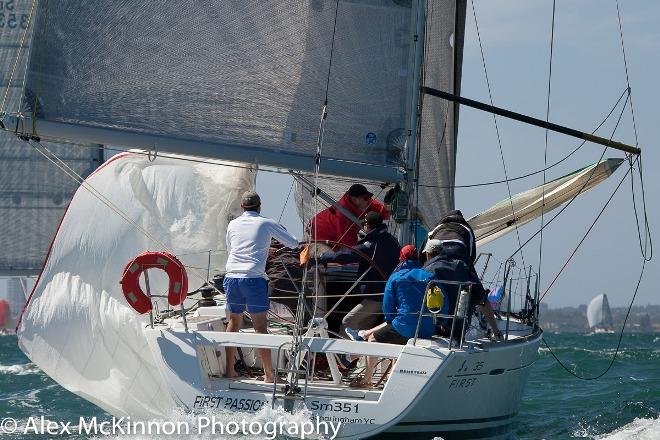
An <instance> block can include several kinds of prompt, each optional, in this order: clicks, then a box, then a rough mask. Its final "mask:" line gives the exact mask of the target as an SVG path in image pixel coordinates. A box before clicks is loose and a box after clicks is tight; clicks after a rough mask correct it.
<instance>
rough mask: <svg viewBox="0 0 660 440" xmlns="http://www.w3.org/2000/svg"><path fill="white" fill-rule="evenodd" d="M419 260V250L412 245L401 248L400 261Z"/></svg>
mask: <svg viewBox="0 0 660 440" xmlns="http://www.w3.org/2000/svg"><path fill="white" fill-rule="evenodd" d="M416 259H417V249H415V246H413V245H412V244H407V245H405V246H404V247H402V248H401V252H399V261H406V260H416Z"/></svg>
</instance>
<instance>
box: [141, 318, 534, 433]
mask: <svg viewBox="0 0 660 440" xmlns="http://www.w3.org/2000/svg"><path fill="white" fill-rule="evenodd" d="M208 328H209V329H211V325H209V327H208ZM528 333H531V332H528ZM145 335H146V337H147V340H148V342H149V346H150V348H151V350H152V352H153V354H154V357H155V359H156V362H157V364H158V367H159V371H160V374H161V375H162V376H163V380H164V383H165V384H167V387H168V391H169V393H170V394H171V396H172V398H173V399H174V401H175V402H176V403H177V404H178V405H179V406H180V407H182V408H183V409H185V410H188V411H192V412H199V411H208V410H213V409H217V410H219V411H232V412H233V411H246V412H256V411H259V410H260V409H261V408H263V407H264V406H271V405H272V406H274V407H276V408H278V407H283V404H284V399H282V398H281V393H280V391H281V387H282V386H281V385H279V386H278V388H280V390H278V393H277V396H276V398H275V399H274V404H273V396H274V394H273V385H272V384H264V383H259V382H256V381H251V380H245V381H243V380H240V381H237V380H230V379H224V378H222V377H221V375H219V374H209V372H213V370H214V367H213V365H210V364H213V363H214V362H215V361H214V360H213V359H211V360H210V361H209V359H208V356H207V355H208V353H209V352H210V353H212V354H213V356H211V357H215V356H214V355H216V354H221V353H223V352H224V350H221V349H220V348H221V347H222V346H225V345H235V346H241V347H244V348H247V347H252V348H271V349H272V350H274V352H275V351H276V350H277V349H278V347H280V346H281V345H283V344H285V343H286V342H288V341H289V340H290V336H286V335H272V334H269V335H259V334H254V333H226V332H222V331H215V330H210V331H204V330H200V329H199V328H198V329H197V330H189V331H185V330H183V329H182V328H181V329H179V328H177V326H174V328H172V327H170V326H160V327H158V326H157V327H155V328H154V329H150V328H147V329H145ZM540 338H541V332H540V331H536V332H534V333H532V334H528V335H527V336H525V337H517V338H516V339H515V340H512V341H511V342H507V343H488V342H486V341H483V342H482V343H474V344H473V343H470V344H466V345H464V347H463V349H452V350H449V349H448V348H447V346H446V344H445V345H443V341H430V340H418V341H417V344H415V345H413V344H412V340H411V341H410V342H409V343H408V345H405V346H399V345H392V344H379V343H364V342H354V341H348V340H340V339H330V338H320V337H313V338H312V337H306V338H305V339H304V343H305V344H306V345H307V346H308V347H309V349H310V351H312V352H316V353H336V354H342V353H360V354H363V355H371V356H379V357H389V358H393V359H396V363H395V364H394V367H393V369H392V372H391V374H390V377H389V379H388V380H387V382H386V384H385V386H384V388H383V389H382V391H380V390H374V391H372V390H358V389H350V388H348V387H345V386H344V387H343V388H342V387H341V386H334V385H333V384H332V383H331V382H327V381H326V382H323V383H322V382H319V381H314V382H312V381H310V382H309V386H308V389H307V397H306V398H305V399H304V400H296V401H294V402H293V410H294V411H296V410H301V409H304V408H306V409H307V410H309V411H310V412H311V414H312V417H314V416H318V417H319V418H320V420H322V421H327V422H330V421H332V422H335V423H337V422H341V429H340V431H339V435H338V436H337V437H336V438H341V439H349V438H365V437H369V436H373V435H376V434H379V435H385V434H391V435H393V436H403V435H405V434H407V433H413V432H414V433H415V438H432V437H436V436H442V437H443V438H444V439H452V438H506V437H507V436H508V435H509V434H510V433H511V430H512V427H513V422H514V418H515V415H516V414H517V412H518V409H519V407H520V402H521V399H522V394H523V389H524V386H525V383H526V381H527V377H528V375H529V370H530V367H531V365H532V364H533V363H534V362H535V360H536V358H537V352H538V346H539V343H540ZM221 364H222V362H218V366H220V365H221ZM218 366H216V367H215V369H216V370H217V368H218ZM216 373H217V371H216Z"/></svg>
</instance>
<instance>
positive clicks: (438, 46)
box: [296, 0, 466, 229]
mask: <svg viewBox="0 0 660 440" xmlns="http://www.w3.org/2000/svg"><path fill="white" fill-rule="evenodd" d="M395 3H399V4H407V5H410V4H413V3H414V2H412V1H410V0H409V1H397V2H395ZM426 5H427V8H428V9H427V10H426V11H425V14H426V26H425V28H424V42H425V43H424V44H425V46H424V57H423V63H424V70H423V72H424V75H423V77H422V78H421V81H422V82H423V83H424V84H425V85H427V86H429V87H434V88H439V89H442V90H446V91H449V92H450V93H455V94H459V93H460V87H461V69H462V63H463V40H464V34H465V9H466V2H465V1H463V0H459V1H447V2H442V3H438V2H426ZM411 68H412V67H411ZM404 104H405V105H408V103H407V102H404V101H402V102H401V105H404ZM419 124H420V127H419V128H420V136H419V138H418V139H417V143H416V145H415V149H416V150H417V159H416V163H411V164H408V165H409V166H408V168H409V170H411V171H412V170H413V169H414V168H416V167H417V165H418V169H417V170H416V172H417V176H416V178H417V180H418V182H419V184H420V185H419V188H418V189H417V194H416V195H414V200H413V206H415V207H416V209H415V211H416V212H415V214H414V215H415V216H416V217H418V218H419V220H420V221H421V223H422V224H423V225H424V226H425V227H426V228H427V229H430V228H431V227H432V226H434V225H435V222H437V221H438V220H439V219H440V218H442V216H443V215H444V214H445V213H446V212H447V211H449V210H451V209H453V208H454V190H453V188H452V186H453V185H454V182H455V173H456V140H457V135H458V105H456V104H455V103H453V102H450V101H446V100H440V99H435V98H429V99H425V100H424V102H423V106H422V112H421V119H420V121H419ZM410 134H411V133H409V132H408V131H407V127H406V126H404V125H402V126H401V127H400V129H399V130H394V131H392V132H390V133H389V134H388V136H387V139H386V145H387V148H388V150H389V151H391V152H392V151H396V150H400V151H401V153H402V154H406V153H407V149H406V148H404V146H405V147H407V146H408V145H409V143H410V141H411V139H412V136H410ZM365 177H367V176H365V175H364V174H362V173H359V172H358V173H357V174H355V175H354V182H360V183H365V182H364V179H365ZM351 183H353V182H346V181H337V179H335V178H333V177H329V176H324V177H322V178H321V179H319V185H318V187H319V188H320V189H322V190H323V191H325V192H326V193H328V194H329V195H331V196H333V197H334V198H335V199H338V198H339V197H341V196H342V194H343V193H344V192H345V191H346V189H347V188H348V186H350V184H351ZM390 183H394V182H392V181H391V180H390ZM411 184H413V182H412V181H411ZM366 186H367V188H369V190H370V191H371V192H372V193H374V194H375V196H376V197H377V198H379V199H380V200H381V201H382V198H383V196H384V194H385V191H386V190H387V189H383V188H381V187H380V186H379V185H377V184H372V185H366ZM392 186H393V185H390V186H389V188H391V187H392ZM296 190H297V191H296V198H297V209H298V214H299V215H300V217H301V219H302V220H303V222H306V221H307V220H309V219H310V218H311V216H313V214H314V213H315V212H314V211H315V209H314V208H315V205H314V204H313V203H312V194H311V193H310V191H309V189H305V188H304V187H303V186H301V185H298V186H297V187H296ZM324 207H325V205H324V204H323V203H319V204H318V205H317V208H316V210H317V211H318V210H319V209H323V208H324Z"/></svg>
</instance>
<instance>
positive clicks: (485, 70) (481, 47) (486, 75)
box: [470, 0, 527, 267]
mask: <svg viewBox="0 0 660 440" xmlns="http://www.w3.org/2000/svg"><path fill="white" fill-rule="evenodd" d="M470 4H471V5H472V15H473V16H474V26H475V29H476V31H477V40H478V41H479V50H480V52H481V63H482V65H483V68H484V76H485V77H486V85H487V86H488V98H489V100H490V105H491V106H493V107H494V106H495V105H494V104H493V94H492V91H491V88H490V79H489V78H488V70H487V69H486V56H485V55H484V47H483V44H482V43H481V33H480V32H479V22H478V21H477V10H476V8H475V6H474V0H470ZM493 123H494V124H495V133H496V134H497V144H498V146H499V148H500V158H501V159H502V168H503V170H504V179H505V180H506V188H507V191H508V192H509V203H510V204H511V215H513V216H514V217H515V216H516V210H515V209H514V207H513V197H512V195H511V185H510V183H509V176H508V173H507V170H506V161H505V160H504V150H503V148H502V139H501V137H500V129H499V126H498V124H497V115H495V113H493ZM515 230H516V237H517V238H518V246H520V249H521V252H520V258H521V259H522V263H523V266H525V267H526V266H527V264H525V256H524V254H523V252H522V244H521V241H520V231H519V230H518V225H515Z"/></svg>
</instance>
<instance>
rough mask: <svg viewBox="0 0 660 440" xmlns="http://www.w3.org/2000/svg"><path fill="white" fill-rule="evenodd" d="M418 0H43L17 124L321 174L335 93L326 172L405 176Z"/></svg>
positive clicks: (53, 133) (32, 130)
mask: <svg viewBox="0 0 660 440" xmlns="http://www.w3.org/2000/svg"><path fill="white" fill-rule="evenodd" d="M413 3H414V4H416V3H417V2H411V1H392V0H342V1H339V2H332V1H323V0H277V1H267V0H231V1H223V2H211V1H206V2H197V3H194V4H187V5H186V6H185V7H184V6H183V5H181V4H179V3H177V2H162V1H156V0H151V1H145V2H141V3H140V5H139V7H136V6H135V2H133V1H128V0H120V1H118V0H112V1H109V0H106V1H102V2H82V3H81V2H79V1H67V0H62V1H56V2H39V4H38V8H37V14H36V23H35V24H36V28H35V29H36V31H35V37H34V42H33V45H32V50H31V62H30V66H29V72H28V75H27V84H26V87H27V89H26V93H28V94H30V95H33V96H35V102H37V104H38V108H39V110H40V111H39V112H37V111H34V110H35V109H34V108H33V109H32V110H33V111H32V112H31V113H29V114H27V115H26V119H20V118H19V119H20V120H19V124H18V125H19V130H20V131H22V132H23V133H24V134H26V135H33V134H34V135H38V136H41V137H42V138H48V137H56V138H66V139H74V140H76V141H81V140H84V141H88V142H96V143H101V144H112V145H124V146H130V147H138V148H143V149H151V150H158V151H169V152H174V153H185V154H193V155H199V156H204V157H211V158H218V159H226V160H237V161H241V162H247V163H258V164H263V165H270V166H276V167H282V168H286V169H298V170H304V171H312V170H313V169H314V167H315V157H316V149H317V138H318V132H319V123H320V119H321V111H322V108H323V106H324V104H325V103H326V90H327V110H328V116H327V118H326V120H325V128H324V138H323V151H322V157H323V161H322V165H321V171H322V172H323V173H326V174H330V175H344V176H349V177H353V176H361V177H363V178H367V179H374V180H378V181H393V180H397V179H399V178H400V175H401V169H402V167H403V165H404V163H403V162H404V161H403V159H402V155H401V151H398V150H396V149H392V148H391V145H388V139H391V138H392V137H395V136H396V134H397V133H400V132H405V133H407V132H408V130H410V129H411V127H410V120H411V119H410V117H409V115H410V112H411V99H412V95H413V90H415V87H414V85H413V84H412V78H413V70H414V69H413V62H414V60H413V56H414V48H415V45H414V44H413V41H414V34H415V32H416V22H417V15H416V14H417V10H416V8H414V7H412V4H413ZM445 43H446V44H448V40H447V41H445ZM35 120H36V123H32V122H33V121H35ZM21 122H24V124H22V123H21Z"/></svg>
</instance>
